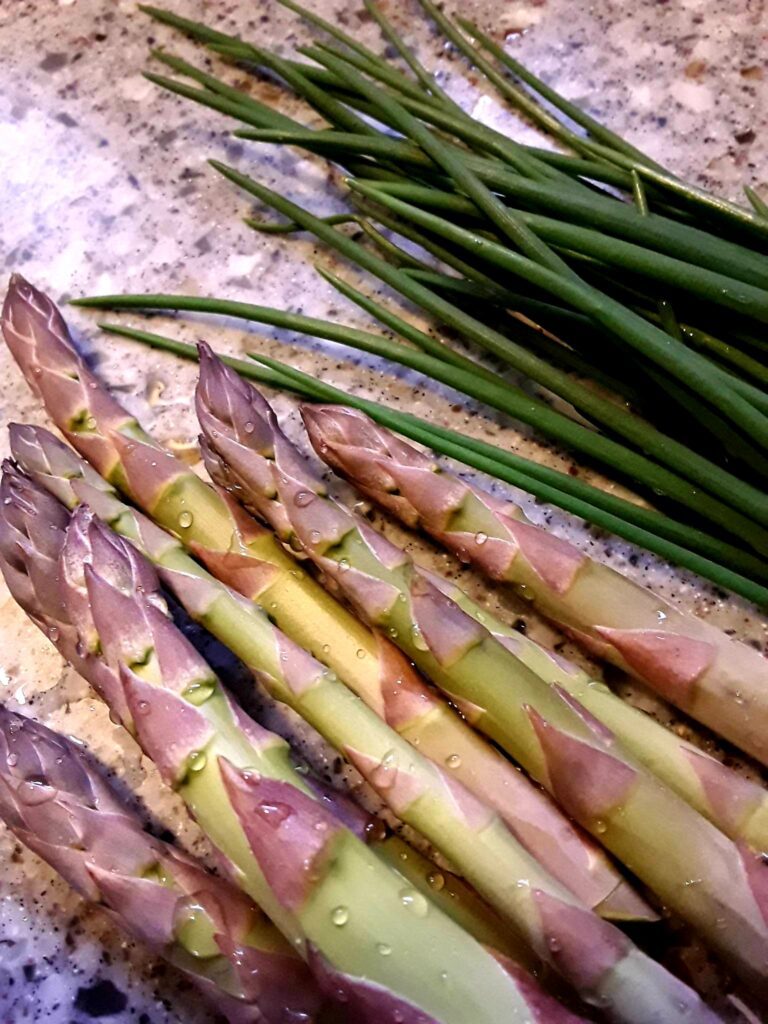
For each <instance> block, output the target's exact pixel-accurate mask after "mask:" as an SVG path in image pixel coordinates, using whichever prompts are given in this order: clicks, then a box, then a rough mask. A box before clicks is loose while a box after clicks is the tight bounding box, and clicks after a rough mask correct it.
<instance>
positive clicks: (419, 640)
mask: <svg viewBox="0 0 768 1024" xmlns="http://www.w3.org/2000/svg"><path fill="white" fill-rule="evenodd" d="M411 639H412V640H413V646H414V647H415V648H416V649H417V650H419V651H428V650H429V644H428V643H427V641H426V640H425V639H424V634H423V633H422V632H421V630H420V629H419V627H418V626H412V627H411Z"/></svg>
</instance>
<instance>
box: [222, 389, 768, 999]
mask: <svg viewBox="0 0 768 1024" xmlns="http://www.w3.org/2000/svg"><path fill="white" fill-rule="evenodd" d="M266 408H267V409H268V408H269V407H268V406H267V407H266ZM256 411H257V407H256V405H255V404H252V405H251V408H250V410H249V415H251V416H255V415H256ZM255 423H256V421H255V420H254V424H255ZM252 435H253V437H254V441H253V446H252V447H251V448H250V453H249V474H248V476H246V474H245V473H243V472H239V471H238V470H237V468H236V467H235V466H234V465H232V464H230V465H229V468H230V471H231V479H230V483H236V484H237V485H238V487H239V489H238V490H237V492H236V493H238V494H242V495H243V496H244V497H245V496H246V495H247V500H249V501H250V502H252V503H253V506H254V507H255V508H258V507H259V505H260V503H262V502H264V501H265V495H264V493H263V492H261V491H258V490H257V489H256V488H254V487H253V486H252V484H251V483H250V481H251V480H252V479H253V478H254V477H256V476H257V474H258V476H259V477H260V479H261V480H264V479H265V478H268V475H271V481H272V485H273V493H272V495H271V496H270V497H269V498H268V499H266V500H269V501H277V502H279V504H280V506H281V509H282V514H283V517H284V528H283V533H282V536H283V539H284V540H285V541H290V542H292V543H299V544H301V545H302V546H303V548H304V550H305V551H306V552H307V554H308V555H309V556H310V557H311V558H312V559H313V561H315V563H316V564H317V565H318V567H319V568H320V569H321V570H322V571H323V572H325V573H326V574H327V575H328V576H329V577H330V578H331V579H333V580H334V582H336V583H337V584H338V585H339V586H340V587H341V588H342V590H343V591H344V592H345V593H346V594H347V596H348V597H349V599H350V601H351V602H352V603H353V605H354V606H355V607H356V608H357V609H358V610H359V611H360V613H361V614H362V615H363V616H365V617H366V618H367V619H368V621H370V622H372V623H373V622H375V623H376V624H377V625H378V626H380V627H382V628H386V629H388V630H389V632H390V636H392V637H393V639H394V640H395V642H396V643H397V644H398V645H399V646H400V647H401V649H402V650H403V651H404V652H405V653H407V654H408V656H409V657H410V658H412V659H413V660H414V662H415V663H416V664H417V665H418V666H419V667H420V668H421V669H422V670H423V671H424V672H425V673H426V674H428V675H429V676H430V677H431V678H432V679H433V681H434V682H436V683H437V685H438V686H440V688H441V689H443V690H444V691H445V692H446V693H447V694H449V695H450V697H451V698H452V699H453V700H454V701H455V702H456V703H458V705H459V706H460V707H461V708H462V710H463V711H464V713H465V715H466V716H467V717H468V718H470V720H471V721H473V722H474V723H475V724H476V725H478V727H479V728H481V729H482V730H483V731H486V732H487V733H488V734H489V735H491V737H492V738H493V739H495V740H496V741H497V742H499V743H500V744H501V745H502V746H504V747H505V749H507V751H508V752H509V753H511V754H512V756H513V757H514V758H515V759H516V760H517V761H518V762H519V763H520V764H522V765H523V767H524V768H526V769H527V770H528V771H529V772H530V773H531V774H532V775H533V776H534V777H535V778H536V779H538V780H539V781H540V782H541V783H542V784H543V785H544V786H545V787H547V788H548V789H549V790H550V791H551V792H553V794H554V795H555V796H556V799H558V801H559V802H560V803H561V805H563V806H564V808H565V809H566V810H567V811H568V813H570V814H571V815H572V816H573V817H574V818H576V819H577V820H578V821H579V822H580V823H581V824H582V825H583V826H584V827H585V828H587V829H589V830H590V831H592V832H593V834H594V835H595V836H596V837H597V838H598V839H599V840H600V841H602V842H603V843H604V845H606V846H607V847H608V848H609V849H610V850H611V851H612V852H613V853H615V854H616V855H617V856H618V857H619V859H620V860H622V861H623V862H624V863H625V864H627V866H628V867H630V868H631V870H632V871H633V872H634V873H635V874H637V875H638V876H639V877H640V878H642V880H643V881H644V882H646V884H648V885H649V886H650V887H651V888H652V889H654V891H655V892H656V893H657V895H658V896H659V897H660V898H661V899H662V900H663V901H664V902H665V903H666V904H667V905H668V906H670V907H673V908H674V909H675V910H676V911H677V912H678V913H679V914H680V915H681V916H682V917H684V918H686V919H687V920H688V921H689V922H690V923H691V924H693V925H694V926H695V927H697V928H698V929H699V930H700V931H701V932H702V933H703V934H705V935H707V937H708V938H709V940H710V941H711V942H712V943H713V944H714V945H715V946H716V947H717V948H719V949H720V950H721V951H722V953H723V954H724V955H725V956H726V957H728V958H729V959H730V960H731V961H732V962H733V963H734V964H735V965H736V966H737V967H738V968H739V969H740V970H742V971H743V972H744V973H745V975H746V976H750V977H752V979H753V983H755V984H757V985H760V984H762V982H760V981H759V978H760V976H761V974H762V967H761V966H759V964H761V963H762V961H763V957H764V950H765V948H768V928H767V927H766V922H765V920H764V919H763V916H762V912H761V910H760V899H761V897H760V890H759V886H757V885H756V876H755V875H754V873H753V872H754V870H755V868H756V865H757V863H758V861H757V859H756V858H755V855H754V854H752V853H750V852H747V851H742V850H740V849H739V848H738V847H737V846H736V845H735V844H733V843H732V842H731V841H730V840H728V839H727V838H726V837H725V836H724V835H723V834H722V833H721V832H719V831H718V830H717V829H715V828H713V826H712V825H711V824H710V823H709V822H707V821H706V820H705V819H704V818H703V817H701V816H700V815H699V814H697V813H696V812H695V811H694V810H693V809H692V808H691V807H689V805H688V804H686V803H685V802H684V801H682V800H681V799H680V798H679V797H678V796H677V795H676V794H675V793H673V792H672V791H671V790H669V789H668V788H667V787H665V786H663V785H662V784H661V783H660V782H659V780H658V779H656V778H655V777H654V776H652V775H651V774H650V773H648V772H647V771H646V770H645V769H644V768H643V767H642V766H641V765H640V764H639V763H638V762H637V761H635V759H634V758H632V757H631V755H629V754H628V753H627V752H626V751H624V750H623V749H622V748H621V746H620V745H619V744H618V742H617V741H616V739H615V737H614V736H613V735H612V734H611V733H610V732H609V730H607V729H606V728H605V727H604V726H603V725H602V724H601V723H599V722H597V721H596V720H595V719H594V718H593V716H592V715H590V714H589V712H587V711H586V709H584V708H583V707H582V706H581V705H580V704H579V703H578V702H576V701H575V700H574V699H573V698H572V697H571V696H570V695H569V694H567V693H566V692H565V691H563V690H562V689H560V688H558V687H551V686H548V685H546V684H545V683H544V682H543V681H542V680H541V679H540V678H539V677H538V676H536V675H535V674H534V673H533V672H532V671H531V670H530V669H528V668H527V667H526V666H525V665H524V664H523V663H522V662H521V661H520V660H519V659H517V658H516V657H515V655H514V654H513V653H512V652H511V651H510V650H509V649H508V648H507V647H505V646H504V645H502V644H501V643H499V641H498V640H496V639H495V638H494V637H493V636H492V635H491V634H490V633H488V632H487V630H485V628H484V627H483V626H482V625H480V624H479V623H477V622H475V621H474V620H472V619H471V618H470V617H469V616H468V615H466V614H465V613H464V612H462V611H461V609H460V608H459V607H458V606H457V605H455V604H454V603H453V602H451V601H450V600H449V599H448V598H446V597H445V596H444V595H443V594H441V593H440V591H439V590H438V589H437V588H436V587H435V586H434V584H433V583H432V582H431V581H430V579H429V577H428V575H426V574H424V573H422V572H420V571H419V570H418V569H417V568H416V567H415V566H414V565H413V563H412V562H411V560H410V559H409V558H408V556H407V555H405V553H404V552H402V551H401V550H400V549H398V548H396V547H395V546H394V545H391V544H389V542H388V541H386V540H385V539H384V538H383V537H381V536H380V535H379V534H377V533H376V532H375V531H374V530H372V529H371V527H370V526H369V524H368V523H367V522H366V521H365V520H362V519H360V518H359V517H356V516H354V515H353V514H352V513H350V512H348V511H347V510H346V509H343V508H342V507H341V506H339V505H337V504H336V503H334V502H333V501H331V500H330V499H329V498H328V497H327V496H326V493H325V488H324V485H323V484H322V482H321V481H320V480H319V479H318V478H317V477H315V476H314V475H313V473H312V472H311V471H310V469H309V468H308V467H307V466H306V465H305V464H304V462H303V461H302V460H301V458H300V456H299V455H298V453H297V451H296V449H295V448H294V447H293V445H292V444H291V443H290V442H289V441H288V440H287V438H286V437H285V436H284V435H283V434H282V432H281V431H280V429H279V426H278V425H277V421H276V419H275V417H274V415H273V414H271V411H270V412H269V413H268V414H267V415H263V416H262V418H261V422H259V423H258V427H257V426H256V425H254V430H253V431H252ZM259 463H260V464H261V465H260V466H259ZM209 469H210V470H211V471H212V472H213V473H214V475H216V474H217V473H218V471H219V470H218V466H217V463H216V461H215V460H211V461H210V463H209ZM297 499H298V500H297ZM273 518H274V521H275V522H277V521H278V520H277V517H276V516H274V517H273ZM510 685H514V692H513V694H510V693H509V690H507V694H506V700H505V701H504V702H501V701H499V700H498V699H494V698H495V695H496V694H498V692H499V691H500V689H502V688H504V687H507V688H508V687H509V686H510ZM649 830H650V831H651V832H652V837H651V836H649ZM662 849H663V850H664V857H663V858H660V856H659V851H660V850H662ZM448 855H449V856H450V854H448ZM454 861H455V857H454ZM457 863H458V862H457ZM468 877H469V875H468ZM692 877H695V878H696V879H697V884H696V886H695V887H691V886H690V885H686V883H687V882H689V880H690V879H691V878H692ZM726 880H727V882H726ZM734 880H736V881H735V891H736V892H738V895H737V896H736V898H735V899H734V900H733V901H732V902H731V901H729V906H728V907H727V908H725V907H724V906H723V900H722V897H721V892H722V887H723V885H725V884H727V885H728V887H729V891H730V893H731V895H733V893H734ZM475 884H477V883H475ZM692 888H695V893H694V892H692V891H691V889H692Z"/></svg>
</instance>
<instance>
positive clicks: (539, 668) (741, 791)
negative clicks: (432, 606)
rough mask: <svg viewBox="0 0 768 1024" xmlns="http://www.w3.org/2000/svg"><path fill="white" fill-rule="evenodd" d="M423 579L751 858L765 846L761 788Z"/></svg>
mask: <svg viewBox="0 0 768 1024" xmlns="http://www.w3.org/2000/svg"><path fill="white" fill-rule="evenodd" d="M430 579H431V580H432V582H433V583H434V584H435V585H436V586H437V587H438V589H439V590H440V591H441V592H442V593H443V594H445V595H446V596H447V597H449V598H450V599H451V600H452V601H455V602H456V604H458V605H459V607H460V608H461V609H462V610H463V611H465V612H466V613H467V614H468V615H471V616H472V618H473V619H476V620H477V621H478V622H481V623H482V624H483V625H484V626H485V628H486V629H487V630H489V631H490V632H491V633H493V635H494V636H495V637H497V638H498V639H499V640H500V641H501V642H502V643H503V644H505V645H506V646H507V647H509V648H510V649H511V650H512V651H513V652H514V654H516V656H517V657H518V658H519V659H520V660H521V661H522V662H523V664H525V665H526V666H527V667H528V668H530V669H532V670H533V671H534V672H535V673H536V675H537V676H540V677H541V678H542V679H544V680H545V681H546V682H548V683H552V684H557V685H558V686H562V687H563V689H564V690H566V691H567V692H568V693H570V694H571V695H572V696H573V697H575V698H576V700H578V701H579V703H580V704H582V705H583V706H584V707H585V708H586V709H587V711H589V712H590V713H591V714H593V715H594V716H595V718H597V719H598V720H599V721H600V722H602V723H603V725H605V726H607V727H608V728H609V729H610V730H611V732H613V733H614V734H615V735H616V736H617V738H618V739H619V740H620V742H621V743H622V744H623V745H624V746H625V747H626V748H627V749H628V750H629V751H630V752H631V753H632V754H633V755H634V756H635V757H636V758H637V759H638V760H639V761H642V762H643V764H645V766H646V767H647V768H649V769H650V770H651V771H652V772H653V773H654V775H656V776H658V777H659V778H660V779H661V780H662V782H665V783H666V784H667V785H668V786H670V788H672V789H674V790H675V792H676V793H677V794H678V795H679V796H681V797H682V798H683V799H684V800H685V801H686V802H687V803H689V804H690V805H691V806H692V807H695V808H696V810H697V811H698V812H699V813H700V814H703V815H704V817H705V818H708V819H709V820H710V821H711V822H712V823H713V824H714V825H716V826H717V827H718V828H719V829H720V831H721V832H724V833H725V834H726V835H728V836H730V837H731V839H734V840H736V841H737V842H745V843H747V844H748V845H749V846H751V847H752V849H753V850H755V851H756V852H758V853H759V852H762V851H765V850H766V849H768V792H766V790H765V789H764V788H763V787H762V786H761V785H759V784H758V783H755V782H751V781H750V780H749V779H747V778H745V777H744V776H743V775H740V774H738V773H737V772H735V771H734V770H733V769H731V768H728V767H727V766H726V765H724V764H723V763H722V762H721V761H718V760H717V759H716V758H714V757H711V756H710V755H709V754H705V753H704V751H703V750H701V749H700V748H699V747H696V746H694V745H693V744H692V743H688V742H686V741H685V740H682V739H680V737H679V736H677V735H676V734H675V733H674V732H672V731H671V730H669V729H665V728H664V726H662V725H660V724H659V723H658V722H656V721H655V720H654V719H653V718H651V717H650V716H649V715H646V714H644V713H643V712H642V711H639V710H638V709H637V708H634V707H632V705H631V704H628V703H626V702H625V701H623V700H621V698H620V697H617V696H616V695H615V694H614V693H613V692H612V690H611V689H610V688H609V687H608V686H606V685H605V684H603V683H598V682H597V681H596V680H594V679H591V678H590V676H589V675H588V673H586V672H584V671H583V670H582V669H580V668H578V667H577V666H576V665H574V664H573V663H572V662H569V661H568V660H567V659H566V658H563V657H562V656H561V655H560V654H555V653H554V652H552V651H548V650H547V649H546V648H545V647H541V646H539V644H537V643H535V641H533V640H531V639H530V637H527V636H523V635H522V634H521V633H519V632H518V631H517V630H515V629H513V628H512V627H511V626H508V625H507V624H506V623H504V622H502V621H501V620H500V619H498V618H496V616H494V615H492V614H491V613H490V612H489V611H488V610H487V609H485V608H482V607H480V605H478V604H477V603H476V602H474V601H473V600H472V599H471V598H470V597H469V596H468V595H467V594H466V593H465V592H464V591H463V590H461V588H460V587H458V586H456V585H455V584H453V583H451V582H450V581H449V580H446V579H444V578H443V577H441V576H438V575H437V574H431V575H430Z"/></svg>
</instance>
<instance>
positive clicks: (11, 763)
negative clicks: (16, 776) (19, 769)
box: [6, 754, 19, 768]
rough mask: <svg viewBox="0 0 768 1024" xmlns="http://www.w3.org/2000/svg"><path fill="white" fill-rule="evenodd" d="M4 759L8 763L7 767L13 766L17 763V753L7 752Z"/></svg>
mask: <svg viewBox="0 0 768 1024" xmlns="http://www.w3.org/2000/svg"><path fill="white" fill-rule="evenodd" d="M6 761H7V763H8V767H9V768H15V767H16V765H17V764H18V763H19V755H18V754H9V755H8V757H7V758H6Z"/></svg>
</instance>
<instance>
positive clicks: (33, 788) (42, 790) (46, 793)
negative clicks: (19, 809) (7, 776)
mask: <svg viewBox="0 0 768 1024" xmlns="http://www.w3.org/2000/svg"><path fill="white" fill-rule="evenodd" d="M16 793H17V795H18V797H19V800H21V802H22V803H23V804H26V805H27V807H37V806H38V805H39V804H45V803H47V802H48V801H49V800H53V798H54V797H55V796H56V790H55V789H54V788H53V786H49V785H48V783H47V782H44V781H43V780H42V779H27V780H26V781H25V782H22V784H21V785H20V786H19V788H18V789H17V790H16Z"/></svg>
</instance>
